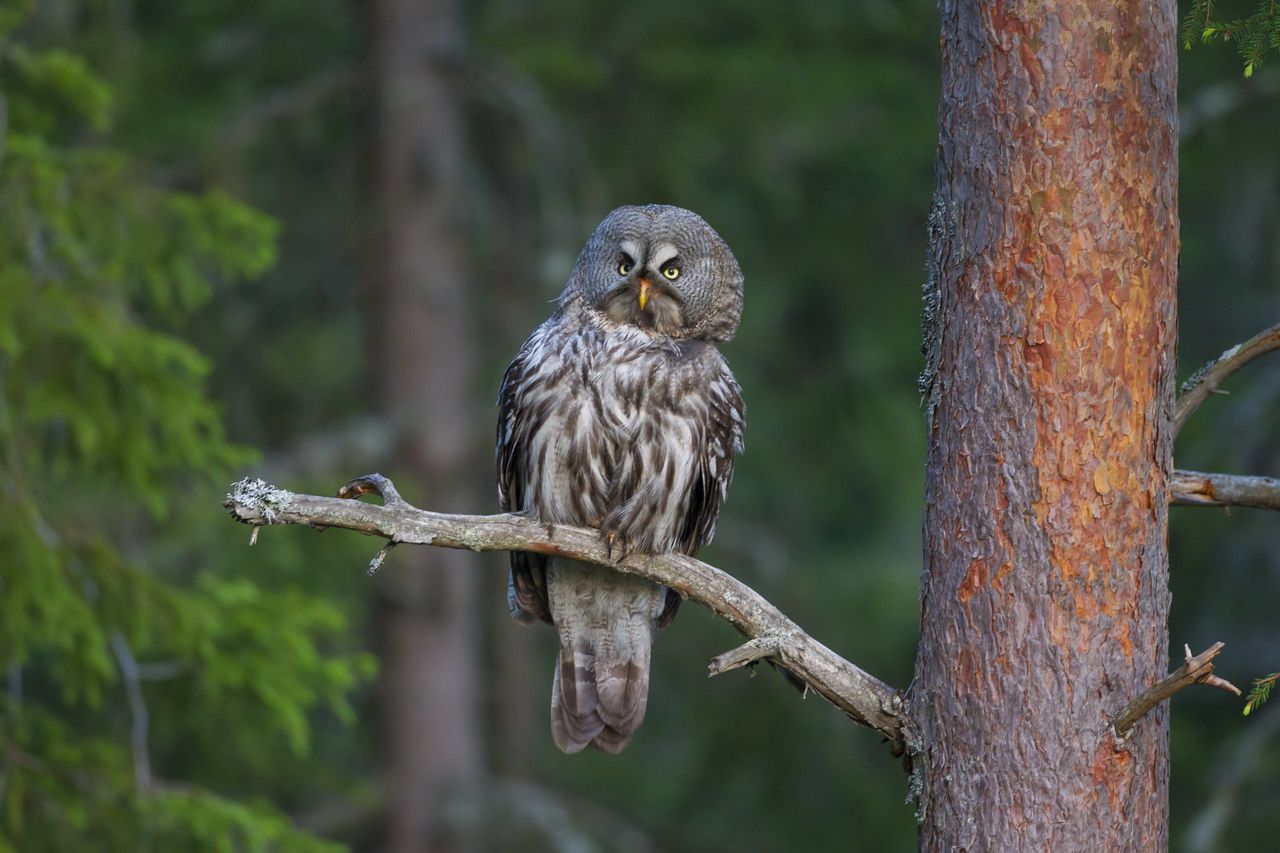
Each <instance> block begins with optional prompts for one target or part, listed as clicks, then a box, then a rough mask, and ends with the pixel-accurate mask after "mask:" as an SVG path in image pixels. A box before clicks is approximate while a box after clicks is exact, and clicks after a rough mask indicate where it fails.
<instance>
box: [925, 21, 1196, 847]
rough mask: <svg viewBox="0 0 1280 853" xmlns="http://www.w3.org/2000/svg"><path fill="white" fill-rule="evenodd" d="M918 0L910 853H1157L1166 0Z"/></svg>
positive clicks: (1169, 328)
mask: <svg viewBox="0 0 1280 853" xmlns="http://www.w3.org/2000/svg"><path fill="white" fill-rule="evenodd" d="M941 6H942V97H941V104H940V110H939V124H940V138H939V145H938V163H937V181H938V183H937V191H936V196H935V201H934V208H933V211H932V213H931V216H930V232H931V248H930V264H929V290H928V291H927V293H926V296H927V299H926V319H927V321H928V322H926V355H927V358H926V374H925V379H926V383H927V384H926V395H927V405H928V411H929V429H930V447H929V458H928V468H927V505H926V510H925V522H924V530H925V534H924V535H925V570H924V578H923V586H922V617H921V640H920V651H919V658H918V660H917V668H916V679H915V682H914V684H913V686H912V690H911V694H910V696H909V703H910V707H911V709H912V714H913V716H914V718H915V719H916V720H917V722H918V724H919V726H920V736H921V752H920V753H919V754H918V755H917V756H915V772H916V774H918V776H917V778H916V780H915V781H916V782H917V784H918V787H919V806H920V815H919V817H920V820H921V842H920V844H921V849H923V850H930V851H932V850H970V851H974V850H996V851H1004V850H1018V851H1023V850H1050V851H1065V850H1096V851H1103V850H1106V851H1113V850H1160V849H1164V848H1165V847H1167V822H1168V821H1167V818H1168V814H1167V812H1168V798H1167V787H1168V772H1169V769H1168V718H1167V714H1166V711H1165V708H1164V706H1160V707H1157V708H1156V709H1155V710H1153V711H1152V712H1151V713H1149V714H1147V715H1146V717H1145V718H1143V719H1142V720H1141V721H1140V722H1139V723H1138V725H1137V727H1136V729H1135V730H1134V732H1133V734H1132V736H1131V737H1130V738H1129V739H1128V740H1127V741H1124V742H1119V741H1117V740H1116V739H1115V738H1114V737H1113V736H1112V734H1111V730H1110V725H1109V722H1108V721H1109V719H1110V718H1111V716H1113V715H1114V714H1115V713H1116V712H1118V711H1119V710H1120V709H1121V708H1122V707H1123V706H1124V705H1125V704H1126V703H1127V702H1128V701H1129V700H1130V699H1132V698H1133V697H1134V696H1135V695H1137V694H1138V693H1139V692H1141V691H1142V690H1143V689H1144V688H1146V687H1147V686H1149V685H1150V684H1151V683H1152V682H1154V681H1156V680H1157V679H1159V678H1160V677H1162V676H1163V675H1164V674H1165V673H1166V672H1167V668H1168V660H1169V658H1168V649H1167V617H1168V609H1169V585H1168V556H1167V551H1166V531H1167V510H1166V505H1167V500H1166V479H1167V477H1168V475H1169V471H1170V452H1171V442H1172V431H1171V427H1170V408H1171V405H1172V401H1173V391H1174V387H1173V383H1174V340H1175V325H1174V314H1175V307H1174V306H1175V302H1174V299H1175V279H1176V271H1177V260H1178V219H1177V195H1176V189H1177V147H1176V145H1177V112H1176V83H1177V78H1176V56H1175V45H1176V41H1175V28H1176V8H1175V5H1174V3H1173V2H1170V0H1160V2H1157V3H1153V4H1148V3H1128V4H1112V3H1104V2H1099V0H1094V2H1064V1H1063V0H1044V2H1038V3H1033V4H1030V5H1026V4H1023V5H1019V4H1004V3H996V2H980V3H959V2H955V0H943V2H942V4H941Z"/></svg>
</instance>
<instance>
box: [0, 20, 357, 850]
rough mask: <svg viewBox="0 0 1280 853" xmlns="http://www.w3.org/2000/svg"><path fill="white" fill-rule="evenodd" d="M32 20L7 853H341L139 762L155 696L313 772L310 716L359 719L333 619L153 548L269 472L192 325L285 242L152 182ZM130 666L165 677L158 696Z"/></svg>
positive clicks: (23, 192)
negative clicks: (188, 330) (211, 392)
mask: <svg viewBox="0 0 1280 853" xmlns="http://www.w3.org/2000/svg"><path fill="white" fill-rule="evenodd" d="M19 23H20V18H19V17H17V16H15V15H14V14H13V12H12V9H9V8H7V9H6V11H5V12H3V13H2V14H0V98H2V100H0V104H3V106H4V115H5V116H6V117H7V122H6V123H5V124H3V125H0V128H2V129H3V133H4V136H3V138H0V210H3V212H4V223H5V225H4V228H3V229H0V554H3V555H4V562H3V571H2V572H0V655H3V658H2V659H0V668H3V669H4V670H5V672H6V673H7V679H6V684H7V686H8V692H7V694H6V695H5V696H4V698H3V699H0V849H21V850H48V849H89V848H93V849H121V850H123V849H139V850H151V849H154V850H175V849H183V850H186V849H191V850H196V849H214V850H277V849H289V850H317V851H319V850H332V849H335V848H334V845H332V844H328V843H322V842H319V841H317V840H315V839H314V838H311V837H309V836H307V835H305V834H304V833H301V832H299V831H297V830H296V829H294V827H293V826H292V824H291V822H290V821H289V820H288V818H287V817H285V816H284V815H283V814H282V813H281V812H280V811H278V810H277V809H276V808H275V807H272V806H269V805H267V804H265V803H255V804H245V803H241V802H237V801H235V800H233V799H229V798H227V797H226V796H223V795H220V794H218V793H216V792H214V791H212V790H208V789H205V788H202V787H199V786H198V785H192V784H189V783H187V782H181V783H178V782H173V781H169V778H170V773H169V771H170V769H171V765H173V764H174V763H173V762H171V761H168V760H167V756H166V754H165V753H164V752H163V751H162V750H152V751H151V754H150V755H149V756H148V757H146V759H145V761H144V759H143V758H142V757H141V756H139V755H136V754H134V752H133V747H130V746H128V744H129V743H130V741H129V732H130V726H131V724H132V723H133V721H134V720H135V718H136V717H137V715H138V713H139V709H137V708H134V707H133V706H132V704H131V702H130V701H126V690H140V691H141V694H142V696H143V697H144V701H148V702H149V704H150V706H151V711H152V712H153V715H154V718H155V719H154V720H153V723H154V725H155V727H156V728H157V729H162V730H163V729H165V727H166V726H169V725H171V723H170V722H169V720H172V719H174V718H176V719H177V720H178V728H179V729H180V730H183V731H184V732H185V736H186V737H188V738H190V737H195V738H197V739H199V738H205V739H213V738H215V737H216V738H217V741H218V744H219V748H220V749H222V750H229V751H232V752H234V751H236V750H237V749H239V748H240V747H242V746H246V745H247V746H251V747H253V748H255V749H258V750H259V751H264V752H267V753H270V751H271V750H272V749H275V750H279V749H280V748H281V745H283V746H284V748H285V750H286V752H288V753H292V754H300V753H303V752H305V751H306V750H307V749H308V748H309V745H310V741H311V730H312V725H313V717H314V712H315V710H316V709H318V708H326V709H328V711H329V713H332V714H336V715H337V716H338V717H339V718H341V719H344V720H350V719H351V718H352V710H351V707H350V705H349V701H348V694H349V693H350V692H351V690H352V689H353V688H355V687H356V686H357V685H359V684H360V683H362V682H364V681H365V680H367V679H368V678H369V677H370V675H371V673H372V668H373V664H372V659H371V657H370V656H368V655H366V654H359V653H353V652H351V651H349V650H344V648H343V646H344V639H345V637H346V633H347V629H348V625H347V621H346V617H345V615H344V613H343V611H342V610H341V609H340V608H338V607H337V606H335V605H334V604H332V603H330V602H328V601H326V600H324V599H322V598H318V597H316V596H314V595H311V594H309V593H306V592H303V591H301V590H300V589H298V588H293V587H285V588H279V589H273V588H266V587H264V586H262V585H259V584H255V583H253V582H251V581H249V580H246V579H244V578H239V577H236V576H234V574H232V573H229V572H217V573H212V572H206V573H201V574H199V575H198V576H196V577H194V578H192V577H191V576H190V573H189V572H187V571H186V570H185V569H184V566H183V564H177V565H175V564H171V563H168V562H166V561H164V560H158V561H153V560H151V559H148V556H147V555H148V553H149V552H148V549H147V548H145V547H143V546H142V545H141V544H140V543H141V542H142V541H145V539H146V538H147V531H148V529H149V528H150V527H151V526H153V525H155V524H157V523H158V522H160V521H163V520H165V519H167V518H170V517H171V516H172V515H173V514H174V507H175V505H180V504H181V502H182V501H184V500H188V499H190V496H191V494H192V492H193V491H195V492H198V493H202V492H203V490H207V489H208V488H209V484H211V483H213V482H222V481H225V480H226V479H228V472H230V471H231V470H234V469H235V468H237V467H238V466H240V465H241V464H243V463H244V462H246V461H248V460H249V459H251V458H252V454H251V453H249V452H248V451H247V450H246V449H244V448H242V447H238V446H236V445H234V444H232V443H230V442H229V441H228V440H227V437H226V431H225V427H224V425H223V420H222V415H221V412H220V410H219V407H218V406H217V405H216V404H214V403H213V402H212V401H211V400H210V399H209V397H208V395H207V392H206V389H205V382H206V377H207V375H208V373H209V370H210V365H209V362H208V361H207V360H206V359H205V358H204V357H203V356H202V355H201V354H200V353H199V352H197V351H196V350H195V349H194V348H193V347H192V346H191V345H190V344H189V343H187V342H185V341H184V340H183V339H182V338H180V337H179V336H178V335H177V334H175V332H176V331H177V330H178V329H179V328H180V327H181V326H182V325H183V324H185V323H187V322H188V321H189V318H190V317H191V316H192V314H193V312H195V311H196V310H198V309H199V308H200V307H201V306H203V305H204V304H206V303H207V302H208V300H209V299H210V297H211V296H212V294H213V293H214V291H215V289H216V288H218V287H221V286H227V285H231V284H234V283H236V282H239V281H243V280H246V279H251V278H255V277H257V276H260V275H261V274H263V273H264V272H265V271H266V270H268V269H269V268H270V267H271V266H272V264H273V263H274V260H275V240H276V232H277V226H276V224H275V222H274V221H273V220H271V219H270V218H268V217H266V216H264V215H263V214H261V213H258V212H257V211H255V210H253V209H252V208H249V207H247V206H246V205H244V204H241V203H240V202H237V201H236V200H234V199H232V198H231V197H230V196H227V195H225V194H223V193H218V192H212V193H205V194H190V193H180V192H174V191H170V190H163V189H156V188H153V187H151V186H149V185H148V184H147V182H146V181H145V180H143V179H142V177H141V176H140V174H139V171H138V169H137V167H136V166H135V165H134V164H133V163H132V162H131V161H130V159H129V158H128V157H127V156H125V155H124V154H122V153H121V152H120V151H117V150H113V149H112V148H111V147H109V146H108V145H107V144H105V139H104V138H103V137H102V134H103V133H105V132H106V131H107V129H108V128H109V127H110V126H111V118H112V100H113V99H112V94H111V90H110V88H109V87H108V86H107V85H106V84H105V83H104V82H103V81H102V80H101V79H100V78H98V77H97V76H96V75H95V74H94V73H93V72H92V71H91V70H90V68H89V65H88V64H87V63H86V62H85V61H84V60H83V59H82V58H81V57H79V56H77V55H75V54H73V53H69V52H67V51H63V50H49V49H43V48H40V47H38V46H35V45H32V44H28V43H25V42H20V41H15V40H13V39H12V37H9V38H7V39H6V37H5V36H4V35H3V34H5V33H12V32H14V31H17V30H15V28H16V27H17V26H18V24H19ZM184 556H185V555H184ZM197 565H198V564H197ZM136 661H140V662H142V663H144V664H145V663H146V662H148V661H162V662H164V668H165V669H166V670H167V671H169V672H170V674H169V675H168V676H166V679H167V680H165V681H164V682H157V683H152V682H149V681H148V682H143V681H141V676H139V675H137V674H136V673H135V672H134V666H135V662H136ZM126 681H128V683H127V684H126V683H124V682H126ZM182 703H186V707H185V708H184V707H183V704H182ZM242 728H244V729H245V731H246V732H247V733H248V737H246V736H245V735H244V734H242V733H241V731H240V730H241V729H242ZM215 729H216V734H215V731H214V730H215ZM273 739H274V740H275V741H279V742H280V743H279V744H275V743H272V740H273ZM143 763H145V764H146V767H145V768H143V767H141V766H136V765H141V764H143ZM172 769H178V768H177V767H176V765H175V766H172ZM153 773H154V774H155V775H156V776H157V777H158V778H159V779H163V780H164V781H156V782H154V783H148V782H147V781H146V780H147V779H148V778H149V777H150V776H151V774H153ZM135 774H141V775H139V776H137V777H136V780H137V781H136V780H135Z"/></svg>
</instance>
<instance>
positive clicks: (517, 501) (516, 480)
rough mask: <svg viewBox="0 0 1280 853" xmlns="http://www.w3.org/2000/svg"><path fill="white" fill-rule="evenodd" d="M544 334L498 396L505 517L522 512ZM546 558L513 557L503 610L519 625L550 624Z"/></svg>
mask: <svg viewBox="0 0 1280 853" xmlns="http://www.w3.org/2000/svg"><path fill="white" fill-rule="evenodd" d="M541 332H542V329H539V330H538V331H537V332H535V333H534V335H533V336H532V337H531V338H529V340H528V341H527V342H525V345H524V346H523V347H522V348H521V349H520V352H519V353H518V354H517V355H516V357H515V358H514V359H513V360H512V362H511V364H510V365H508V367H507V372H506V373H505V374H504V375H503V377H502V387H501V389H500V390H499V391H498V441H497V448H496V450H495V452H494V461H495V463H496V464H497V468H498V504H499V506H501V508H502V511H503V512H520V511H521V510H523V509H525V495H524V490H525V483H526V482H528V473H529V471H528V468H529V453H528V448H529V441H530V437H531V436H532V435H533V434H534V433H535V432H536V431H537V426H538V418H540V417H542V416H543V415H542V414H539V413H540V412H541V413H543V414H545V411H546V409H545V407H541V406H530V405H528V404H527V398H528V396H529V391H530V386H531V385H532V384H533V383H534V382H535V381H536V378H537V375H538V363H537V361H538V358H539V357H540V355H541V347H540V346H539V342H540V340H541ZM546 577H547V558H546V557H543V556H541V555H539V554H530V553H528V552H526V551H512V552H511V575H510V577H509V578H508V580H507V606H508V608H510V610H511V615H512V617H514V618H515V619H518V620H520V621H521V622H532V621H533V620H535V619H541V620H543V621H544V622H550V621H551V609H550V607H549V605H548V604H547V582H546Z"/></svg>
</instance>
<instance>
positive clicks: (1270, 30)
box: [1182, 0, 1280, 77]
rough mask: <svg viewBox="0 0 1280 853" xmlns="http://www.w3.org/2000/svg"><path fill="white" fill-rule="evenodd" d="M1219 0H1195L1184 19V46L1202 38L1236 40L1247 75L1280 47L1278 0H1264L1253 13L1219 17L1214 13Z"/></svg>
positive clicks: (1249, 75) (1206, 40) (1205, 40)
mask: <svg viewBox="0 0 1280 853" xmlns="http://www.w3.org/2000/svg"><path fill="white" fill-rule="evenodd" d="M1216 5H1217V0H1192V3H1191V4H1190V8H1188V10H1187V14H1186V15H1185V17H1183V19H1182V46H1183V47H1184V48H1186V49H1187V50H1190V49H1191V45H1193V44H1194V43H1195V42H1197V41H1200V42H1203V43H1204V44H1209V43H1210V42H1213V41H1224V42H1227V41H1234V42H1235V45H1236V50H1237V51H1239V53H1240V58H1241V59H1242V60H1244V76H1245V77H1252V76H1253V72H1254V71H1255V70H1256V69H1257V68H1258V66H1259V65H1261V64H1262V61H1263V60H1264V59H1266V58H1267V56H1268V55H1269V54H1270V53H1271V51H1273V50H1280V15H1278V14H1277V8H1276V0H1261V2H1260V3H1259V4H1258V8H1257V9H1255V10H1254V12H1253V14H1251V15H1248V16H1247V17H1244V18H1234V19H1231V20H1220V19H1218V18H1215V17H1214V11H1215V9H1214V6H1216Z"/></svg>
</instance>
